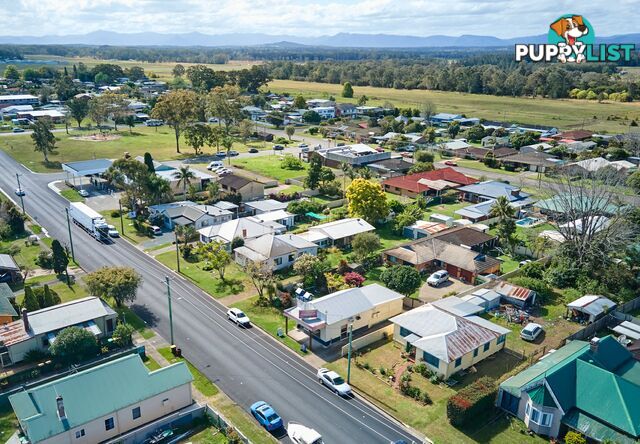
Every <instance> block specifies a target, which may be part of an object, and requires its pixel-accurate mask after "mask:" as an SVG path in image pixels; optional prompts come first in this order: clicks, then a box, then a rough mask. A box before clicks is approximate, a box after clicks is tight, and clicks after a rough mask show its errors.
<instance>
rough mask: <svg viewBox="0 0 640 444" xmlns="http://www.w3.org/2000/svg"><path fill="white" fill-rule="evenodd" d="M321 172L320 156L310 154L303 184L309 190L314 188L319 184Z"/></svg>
mask: <svg viewBox="0 0 640 444" xmlns="http://www.w3.org/2000/svg"><path fill="white" fill-rule="evenodd" d="M321 173H322V159H321V158H320V156H317V155H312V156H311V160H310V161H309V171H308V172H307V177H305V178H304V186H305V187H307V188H309V189H310V190H315V189H317V188H318V187H319V186H320V175H321Z"/></svg>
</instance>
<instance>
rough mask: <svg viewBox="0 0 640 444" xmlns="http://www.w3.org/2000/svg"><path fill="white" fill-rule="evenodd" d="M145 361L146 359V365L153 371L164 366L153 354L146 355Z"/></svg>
mask: <svg viewBox="0 0 640 444" xmlns="http://www.w3.org/2000/svg"><path fill="white" fill-rule="evenodd" d="M143 361H144V365H146V366H147V368H148V369H149V370H151V371H154V370H158V369H159V368H162V366H161V365H160V364H158V362H157V361H156V360H155V359H153V358H152V357H151V356H149V355H146V356H145V357H144V359H143Z"/></svg>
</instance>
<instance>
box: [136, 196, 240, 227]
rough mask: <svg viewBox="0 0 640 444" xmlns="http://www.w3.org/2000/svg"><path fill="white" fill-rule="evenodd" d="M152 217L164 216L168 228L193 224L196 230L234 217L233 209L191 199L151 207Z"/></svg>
mask: <svg viewBox="0 0 640 444" xmlns="http://www.w3.org/2000/svg"><path fill="white" fill-rule="evenodd" d="M149 212H150V215H151V216H150V217H151V219H153V218H154V217H162V220H163V224H164V226H165V227H167V228H168V229H173V228H174V227H175V226H176V225H182V226H193V227H194V228H195V229H196V230H199V229H200V228H204V227H208V226H210V225H216V224H221V223H224V222H227V221H230V220H231V219H233V213H232V212H231V211H227V210H223V209H221V208H218V207H216V206H213V205H199V204H197V203H195V202H191V201H188V200H187V201H182V202H171V203H167V204H160V205H153V206H151V207H149Z"/></svg>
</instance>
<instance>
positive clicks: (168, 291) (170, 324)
mask: <svg viewBox="0 0 640 444" xmlns="http://www.w3.org/2000/svg"><path fill="white" fill-rule="evenodd" d="M164 279H165V282H166V284H167V299H168V301H169V332H170V334H171V345H175V343H174V341H173V311H172V310H171V280H170V279H169V276H165V278H164Z"/></svg>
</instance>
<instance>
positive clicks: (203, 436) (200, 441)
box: [189, 427, 229, 444]
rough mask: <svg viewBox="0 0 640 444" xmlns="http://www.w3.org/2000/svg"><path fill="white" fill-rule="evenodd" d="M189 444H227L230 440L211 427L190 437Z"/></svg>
mask: <svg viewBox="0 0 640 444" xmlns="http://www.w3.org/2000/svg"><path fill="white" fill-rule="evenodd" d="M189 442H191V443H193V444H227V443H228V442H229V440H228V439H227V437H226V436H224V433H222V432H221V431H219V430H218V429H216V428H215V427H209V428H206V429H204V430H203V431H201V432H198V433H196V434H195V435H193V436H190V437H189Z"/></svg>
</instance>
